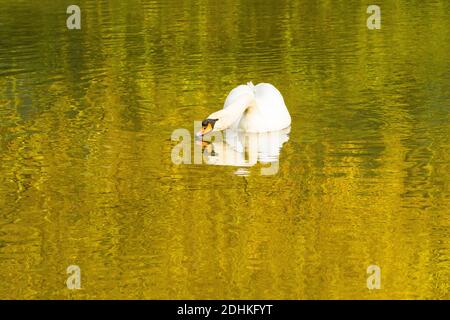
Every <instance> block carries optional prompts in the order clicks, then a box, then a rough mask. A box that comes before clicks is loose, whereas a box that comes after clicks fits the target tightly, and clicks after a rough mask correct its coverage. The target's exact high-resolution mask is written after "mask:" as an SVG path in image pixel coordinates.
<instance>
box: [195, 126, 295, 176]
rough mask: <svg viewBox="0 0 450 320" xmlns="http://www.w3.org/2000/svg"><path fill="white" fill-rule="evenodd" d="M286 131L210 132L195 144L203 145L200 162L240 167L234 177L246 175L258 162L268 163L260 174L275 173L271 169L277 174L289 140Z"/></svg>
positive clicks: (228, 130)
mask: <svg viewBox="0 0 450 320" xmlns="http://www.w3.org/2000/svg"><path fill="white" fill-rule="evenodd" d="M289 132H290V128H286V129H283V130H280V131H271V132H261V133H251V132H245V131H242V130H234V129H227V130H225V131H224V132H223V133H224V134H223V135H222V134H221V133H219V134H214V133H213V134H212V135H211V136H208V137H206V136H204V137H203V140H198V141H197V143H199V144H200V145H201V146H202V152H203V160H204V163H206V164H208V165H220V166H235V167H241V168H239V169H238V170H237V171H236V172H235V174H237V175H248V173H249V171H248V169H246V168H248V167H251V166H254V165H255V164H257V163H258V162H259V163H261V164H271V166H267V165H266V166H265V167H266V169H267V170H262V174H274V173H276V172H274V169H275V170H276V171H278V162H279V156H280V152H281V148H282V146H283V144H284V143H285V142H287V141H288V140H289ZM270 167H272V170H269V168H270ZM264 172H265V173H264Z"/></svg>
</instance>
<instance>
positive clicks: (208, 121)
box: [197, 118, 219, 136]
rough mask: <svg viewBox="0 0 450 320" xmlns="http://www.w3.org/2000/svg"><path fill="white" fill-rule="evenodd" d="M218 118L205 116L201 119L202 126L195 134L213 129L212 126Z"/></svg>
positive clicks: (202, 133)
mask: <svg viewBox="0 0 450 320" xmlns="http://www.w3.org/2000/svg"><path fill="white" fill-rule="evenodd" d="M218 120H219V119H212V118H207V119H205V120H203V121H202V128H201V129H200V131H199V132H197V136H203V135H205V134H207V133H208V132H211V131H215V130H214V127H215V126H216V123H217V121H218Z"/></svg>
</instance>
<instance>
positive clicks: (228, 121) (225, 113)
mask: <svg viewBox="0 0 450 320" xmlns="http://www.w3.org/2000/svg"><path fill="white" fill-rule="evenodd" d="M253 104H254V96H253V94H244V95H242V96H240V97H239V98H237V99H236V100H235V101H233V102H232V103H231V104H229V105H228V106H225V107H224V109H222V110H220V111H218V112H216V113H215V115H216V116H217V118H218V119H220V121H219V122H218V123H217V125H219V127H217V128H216V127H215V129H217V130H224V129H227V128H229V127H230V126H232V125H233V124H235V123H236V122H237V121H238V120H239V119H240V118H241V116H242V115H243V114H244V112H245V110H247V108H249V107H251V106H252V105H253ZM210 117H211V118H213V117H214V114H213V115H211V116H210Z"/></svg>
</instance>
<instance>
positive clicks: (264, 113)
mask: <svg viewBox="0 0 450 320" xmlns="http://www.w3.org/2000/svg"><path fill="white" fill-rule="evenodd" d="M245 94H253V96H254V97H255V103H254V106H251V107H250V108H248V109H247V111H246V112H245V114H243V115H242V117H241V118H240V119H239V120H238V121H237V122H236V123H235V124H233V126H232V127H233V128H237V127H240V128H241V129H243V130H245V131H248V132H268V131H276V130H282V129H285V128H287V127H289V126H290V125H291V116H290V115H289V111H288V110H287V107H286V105H285V103H284V99H283V96H282V95H281V93H280V91H278V89H277V88H275V87H274V86H273V85H271V84H270V83H259V84H257V85H256V86H254V85H253V84H252V83H251V82H249V83H248V84H247V85H240V86H238V87H236V88H234V89H233V90H231V92H230V93H229V94H228V96H227V98H226V100H225V103H224V106H223V108H224V109H226V108H227V107H228V106H229V105H231V104H232V103H233V102H234V101H236V100H237V99H238V98H239V97H241V96H242V95H245Z"/></svg>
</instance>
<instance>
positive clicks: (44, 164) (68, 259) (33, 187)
mask: <svg viewBox="0 0 450 320" xmlns="http://www.w3.org/2000/svg"><path fill="white" fill-rule="evenodd" d="M69 4H71V3H69V2H67V1H50V0H45V1H8V0H0V7H1V10H0V135H1V140H0V159H1V161H0V179H1V180H0V283H1V285H0V298H82V299H85V298H88V299H91V298H171V299H178V298H206V299H213V298H214V299H219V298H264V299H265V298H274V299H281V298H285V299H325V298H331V299H334V298H370V299H379V298H395V299H403V298H447V299H448V298H450V293H449V277H450V261H449V258H450V251H449V247H450V246H449V242H450V241H449V227H450V216H449V213H450V211H449V209H448V207H449V197H450V192H449V181H450V174H449V160H450V159H449V147H450V141H449V138H448V137H449V128H450V127H449V124H450V122H449V109H450V90H449V89H450V85H449V84H450V71H449V70H450V54H449V53H450V2H449V1H445V0H442V1H406V0H405V1H391V2H389V3H386V4H385V3H383V4H382V5H381V17H382V28H381V30H368V29H367V27H366V19H367V17H368V14H367V13H366V9H367V5H368V4H367V3H365V2H363V1H345V2H330V1H286V0H280V1H276V2H274V1H252V0H248V1H244V0H240V1H239V0H222V1H206V0H199V1H175V0H170V1H88V0H85V1H83V0H80V1H77V4H78V5H79V6H80V7H81V13H82V29H81V30H68V29H67V28H66V18H67V17H68V15H67V14H66V8H67V6H68V5H69ZM247 81H253V82H254V83H259V82H270V83H272V84H274V85H275V86H276V87H277V88H278V89H279V90H280V91H281V92H282V94H283V96H284V98H285V101H286V104H287V106H288V108H289V110H290V112H291V115H292V118H293V123H292V127H291V132H290V134H289V141H288V142H286V143H285V144H284V145H283V148H282V150H281V154H280V156H279V163H278V164H279V168H278V172H277V173H276V174H275V175H269V176H263V175H261V174H260V172H261V169H262V167H263V166H264V165H262V164H257V165H255V166H252V167H248V168H245V169H244V168H240V167H234V166H213V165H207V164H190V165H189V164H181V165H175V164H173V163H172V161H171V151H172V148H173V147H174V145H175V144H176V143H175V142H173V141H171V133H172V132H173V130H175V129H177V128H187V129H189V130H190V131H193V121H194V120H202V119H203V118H204V117H205V116H207V115H208V114H210V113H211V112H213V111H216V110H217V109H220V108H221V107H222V104H223V101H224V99H225V97H226V95H227V94H228V92H229V91H230V90H231V89H232V88H233V87H235V86H237V85H238V84H241V83H245V82H247ZM242 170H245V174H240V173H241V172H242ZM72 264H75V265H78V266H80V268H81V286H82V290H75V291H73V290H69V289H67V287H66V284H65V281H66V278H67V277H68V275H67V274H66V268H67V267H68V266H69V265H72ZM373 264H375V265H378V266H380V268H381V275H382V277H381V286H382V287H381V289H380V290H368V289H367V287H366V279H367V277H368V275H367V274H366V269H367V267H368V266H369V265H373Z"/></svg>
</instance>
